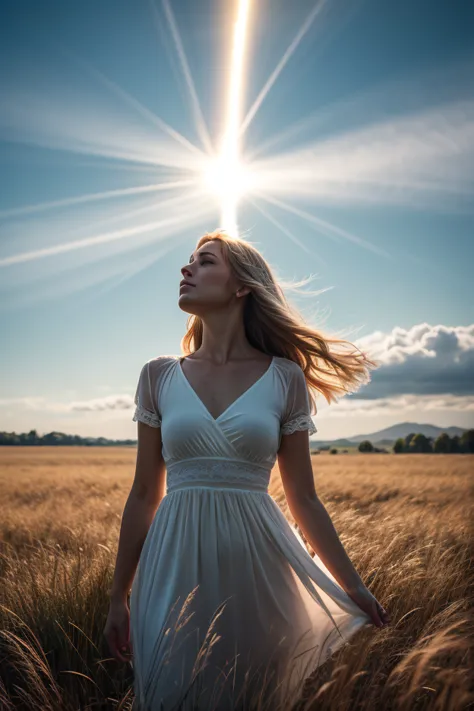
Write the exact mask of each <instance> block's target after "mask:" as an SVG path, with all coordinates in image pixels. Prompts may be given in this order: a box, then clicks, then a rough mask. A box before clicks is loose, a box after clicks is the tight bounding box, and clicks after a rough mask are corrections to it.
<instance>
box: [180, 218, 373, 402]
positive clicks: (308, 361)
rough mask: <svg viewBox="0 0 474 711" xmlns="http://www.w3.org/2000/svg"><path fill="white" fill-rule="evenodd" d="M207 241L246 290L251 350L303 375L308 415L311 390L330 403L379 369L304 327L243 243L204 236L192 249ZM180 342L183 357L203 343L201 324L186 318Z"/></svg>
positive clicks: (351, 348) (218, 233)
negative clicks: (217, 249)
mask: <svg viewBox="0 0 474 711" xmlns="http://www.w3.org/2000/svg"><path fill="white" fill-rule="evenodd" d="M209 241H219V244H220V246H221V250H222V255H223V257H224V259H225V260H226V262H227V264H228V265H229V267H230V269H231V272H232V273H233V275H234V277H235V278H236V280H237V281H238V282H239V284H240V285H241V286H247V287H249V288H250V289H251V292H250V293H249V294H247V295H246V296H245V297H244V299H245V304H244V312H243V318H244V327H245V333H246V336H247V339H248V340H249V342H250V343H251V345H252V346H253V347H254V348H258V349H259V350H260V351H262V352H263V353H267V354H268V355H273V356H280V357H283V358H288V359H289V360H292V361H294V362H295V363H297V364H298V365H299V366H300V367H301V369H302V370H303V372H304V375H305V379H306V384H307V386H308V394H309V397H310V401H311V408H312V410H311V414H316V411H317V407H316V400H315V396H314V394H313V392H312V390H317V391H319V392H320V393H321V394H322V395H324V397H325V398H326V400H327V402H328V403H329V404H331V402H332V401H333V400H336V401H337V396H338V395H339V394H340V393H342V394H345V393H349V392H355V391H356V390H358V389H359V388H360V387H361V385H363V384H365V383H366V382H368V381H370V372H369V369H370V368H377V367H378V366H379V365H380V364H379V363H377V362H375V361H373V360H370V359H369V358H368V357H367V355H366V354H365V353H364V352H362V351H360V350H359V349H358V348H357V347H356V346H355V345H353V344H352V343H350V342H349V341H346V340H343V339H340V338H335V337H333V338H330V337H328V336H326V335H323V334H322V332H321V331H318V330H316V329H315V328H311V327H310V326H308V325H307V324H306V323H305V321H304V319H303V317H302V316H301V314H299V313H298V311H296V310H295V309H294V307H293V306H291V305H290V304H289V302H288V301H287V299H286V297H285V294H284V292H283V289H282V287H281V286H280V284H278V283H277V281H276V279H275V278H274V276H273V274H272V270H271V268H270V266H269V265H268V264H267V262H266V261H265V259H264V258H263V257H262V255H261V254H260V252H259V251H258V250H257V249H256V248H255V247H254V246H253V245H252V244H251V243H250V242H248V241H246V240H243V239H240V238H237V237H233V236H231V235H229V234H228V233H227V232H226V231H225V230H215V231H214V232H208V233H206V234H205V235H203V236H202V237H201V238H200V239H199V240H198V242H197V245H196V249H199V248H200V247H201V246H202V245H203V244H205V243H206V242H209ZM186 328H187V331H186V334H185V335H184V336H183V338H182V339H181V347H182V350H183V351H184V354H185V355H189V354H190V353H193V352H194V351H196V350H198V348H200V346H201V344H202V335H203V323H202V319H201V318H200V317H199V316H196V315H194V314H191V315H190V316H189V318H188V320H187V323H186Z"/></svg>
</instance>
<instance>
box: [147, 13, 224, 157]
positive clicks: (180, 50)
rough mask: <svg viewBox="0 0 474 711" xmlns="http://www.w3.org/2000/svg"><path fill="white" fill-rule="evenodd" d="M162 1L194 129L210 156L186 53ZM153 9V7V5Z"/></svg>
mask: <svg viewBox="0 0 474 711" xmlns="http://www.w3.org/2000/svg"><path fill="white" fill-rule="evenodd" d="M162 1H163V8H164V11H165V15H166V19H167V20H168V24H169V26H170V28H171V34H172V36H173V40H174V44H175V47H176V51H177V52H178V57H179V61H180V64H181V68H182V70H183V74H184V78H185V80H186V84H187V87H188V90H189V95H190V97H191V106H192V109H193V113H194V118H195V121H196V128H197V130H198V134H199V136H200V138H201V141H202V142H203V144H204V148H205V149H206V152H207V153H209V154H210V155H212V154H213V153H214V149H213V147H212V143H211V139H210V137H209V133H208V131H207V127H206V123H205V121H204V117H203V115H202V111H201V105H200V103H199V99H198V96H197V93H196V88H195V86H194V82H193V79H192V76H191V71H190V69H189V64H188V60H187V58H186V53H185V51H184V48H183V43H182V42H181V37H180V35H179V32H178V28H177V26H176V22H175V19H174V15H173V13H172V11H171V7H170V4H169V2H168V0H162ZM153 9H155V8H154V5H153Z"/></svg>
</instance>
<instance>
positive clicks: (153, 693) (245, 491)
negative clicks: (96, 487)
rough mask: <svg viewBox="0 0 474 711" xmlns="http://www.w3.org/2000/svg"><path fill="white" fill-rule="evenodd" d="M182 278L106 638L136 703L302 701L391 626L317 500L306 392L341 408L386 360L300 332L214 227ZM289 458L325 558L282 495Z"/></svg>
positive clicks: (149, 383) (140, 408) (145, 404)
mask: <svg viewBox="0 0 474 711" xmlns="http://www.w3.org/2000/svg"><path fill="white" fill-rule="evenodd" d="M182 274H183V276H184V279H183V281H182V282H181V285H180V295H179V306H180V308H181V309H182V310H183V311H186V312H187V313H189V314H191V316H190V318H189V319H188V327H189V328H188V331H187V333H186V335H185V336H184V339H183V343H182V345H183V346H184V351H185V353H186V355H185V356H181V357H178V356H174V355H172V356H158V357H157V358H152V359H151V360H149V361H147V362H146V363H145V364H144V366H143V368H142V370H141V373H140V376H139V380H138V385H137V389H136V394H135V405H136V409H135V413H134V415H133V420H134V421H136V422H137V423H138V425H137V427H138V450H137V463H136V472H135V480H134V482H133V486H132V489H131V492H130V495H129V498H128V500H127V503H126V506H125V510H124V514H123V520H122V527H121V531H120V539H119V547H118V554H117V561H116V568H115V573H114V580H113V584H112V589H111V593H110V597H111V600H110V610H109V615H108V618H107V623H106V627H105V630H104V634H105V636H106V639H107V641H108V643H109V647H110V649H111V652H112V654H114V656H115V657H116V658H117V659H119V660H122V661H126V659H127V658H126V656H125V653H126V650H128V654H129V655H130V654H131V655H133V657H132V658H133V662H131V663H132V666H133V671H134V678H135V696H136V701H135V703H136V706H135V707H134V708H138V709H139V710H140V711H142V710H143V711H145V710H147V711H148V710H150V711H154V710H155V709H156V710H157V711H158V710H161V709H163V710H164V711H168V709H171V708H176V709H178V708H181V709H197V708H201V709H206V710H208V709H212V708H215V709H219V710H220V709H222V710H224V709H225V710H227V709H229V710H231V709H237V708H241V709H249V708H251V699H252V697H253V698H255V695H256V693H257V692H262V690H263V697H264V698H265V699H266V700H267V701H268V703H269V704H270V705H269V708H272V709H276V708H277V707H278V706H277V703H281V704H285V703H286V706H285V705H284V706H282V708H289V705H288V699H291V700H293V701H294V700H295V693H297V692H298V690H299V689H300V686H301V683H302V680H303V679H304V678H305V676H306V675H308V674H309V673H310V672H312V671H313V670H314V669H315V668H316V667H317V666H318V665H319V664H321V663H323V662H324V661H325V660H326V659H327V658H328V657H329V656H330V655H331V654H333V653H334V652H335V651H336V650H337V649H338V648H339V647H340V646H342V645H343V644H344V643H345V642H347V641H348V640H349V639H350V637H351V636H352V635H353V634H354V633H355V632H356V631H357V630H359V629H360V628H362V627H364V626H367V625H368V626H370V625H371V624H374V625H376V626H378V627H382V626H383V625H384V624H387V623H388V622H389V616H388V614H387V612H386V611H385V610H384V609H383V608H382V606H381V605H380V603H379V602H378V601H377V600H376V599H375V598H374V596H373V595H372V594H371V593H370V592H369V590H368V589H367V588H366V587H365V585H364V584H363V582H362V580H361V578H360V577H359V575H358V573H357V571H356V570H355V568H354V566H353V565H352V563H351V561H350V559H349V558H348V556H347V554H346V552H345V550H344V548H343V546H342V544H341V542H340V540H339V537H338V535H337V533H336V531H335V528H334V526H333V524H332V522H331V520H330V518H329V516H328V513H327V512H326V509H325V508H324V506H323V504H322V503H321V501H320V500H319V498H318V496H317V494H316V492H315V489H314V479H313V472H312V466H311V459H310V450H309V439H308V437H309V434H312V433H314V432H316V428H315V426H314V424H313V421H312V419H311V414H312V413H313V412H314V413H315V412H316V405H315V401H314V397H313V396H312V395H311V398H310V394H309V391H308V386H311V387H312V388H313V389H315V390H318V391H319V392H321V393H322V394H323V395H324V396H325V397H326V399H327V400H328V402H331V401H332V400H333V399H334V395H335V394H336V393H340V392H348V391H350V388H351V386H352V389H354V388H356V387H357V386H359V385H360V383H361V382H363V381H364V380H366V379H367V378H368V368H369V367H374V366H376V363H374V362H373V361H370V360H368V359H367V358H366V356H365V354H364V353H361V352H360V351H359V352H354V349H353V348H351V352H346V353H344V352H343V351H342V350H340V351H339V352H338V350H337V347H338V346H347V345H351V344H348V343H347V342H346V341H341V340H339V339H323V337H322V336H321V335H320V333H318V332H317V331H315V330H313V329H311V328H309V327H308V326H306V325H304V324H303V322H302V320H301V318H298V317H297V316H295V315H294V313H293V310H292V309H291V308H290V306H289V305H288V303H287V301H286V300H285V298H284V296H283V293H282V290H281V288H280V287H279V285H278V284H277V283H276V282H275V279H274V277H273V275H272V273H271V270H270V267H269V266H268V264H267V263H266V261H265V260H264V259H263V257H262V256H261V255H260V253H259V252H258V251H257V250H256V249H255V248H254V247H253V246H252V245H251V244H250V243H249V242H246V241H243V240H240V239H234V238H231V237H230V236H228V235H227V234H226V233H225V232H222V231H217V232H214V233H211V234H206V235H204V236H203V237H202V238H201V239H200V240H199V241H198V244H197V249H196V251H195V252H194V253H193V254H192V255H191V257H190V260H189V264H188V265H187V266H185V267H183V268H182ZM277 458H278V465H279V470H280V474H281V478H282V483H283V487H284V491H285V495H286V498H287V501H288V505H289V508H290V511H291V512H292V515H293V516H294V518H295V520H296V522H297V524H298V526H299V527H300V528H301V530H302V531H303V532H304V534H305V536H306V537H307V539H308V540H309V542H310V544H311V546H312V547H313V549H314V550H315V551H316V555H315V556H314V558H312V557H311V556H310V554H309V553H308V551H307V549H306V547H305V544H304V541H303V539H302V537H301V536H300V535H299V533H298V532H297V530H296V528H293V527H291V526H290V524H289V523H288V521H287V519H286V518H285V516H284V515H283V513H282V511H281V509H280V508H279V507H278V505H277V504H276V502H275V501H274V500H273V498H272V497H271V496H270V494H269V493H268V482H269V478H270V473H271V470H272V467H273V465H274V464H275V462H276V460H277ZM165 471H166V490H165ZM130 589H131V594H130V607H128V605H127V595H128V592H129V591H130ZM285 699H286V701H285ZM180 702H181V705H179V704H180Z"/></svg>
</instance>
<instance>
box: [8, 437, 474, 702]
mask: <svg viewBox="0 0 474 711" xmlns="http://www.w3.org/2000/svg"><path fill="white" fill-rule="evenodd" d="M135 456H136V450H135V449H134V448H130V449H127V448H116V449H106V448H90V449H89V448H82V447H78V448H72V447H68V448H64V449H61V448H56V447H55V448H46V447H45V448H36V447H32V448H20V447H11V448H9V447H3V448H2V449H1V450H0V501H1V508H0V539H1V543H0V546H1V547H0V589H1V591H2V593H1V598H0V603H1V607H0V620H1V633H0V708H2V709H3V708H5V709H6V710H8V711H9V710H10V709H28V711H29V710H30V709H45V710H48V711H53V710H54V711H56V710H59V709H68V711H69V710H72V709H91V710H92V709H104V710H105V709H130V708H131V706H132V697H133V694H132V691H131V688H130V687H131V684H132V681H133V677H132V673H131V670H130V668H129V667H128V666H127V667H126V668H125V667H124V665H120V664H119V663H118V662H116V661H115V660H113V659H111V658H110V656H109V654H108V650H107V649H106V648H105V646H104V640H103V638H102V632H103V628H104V625H105V618H106V615H107V608H108V590H109V586H110V582H111V576H112V573H113V564H114V561H115V552H116V546H117V542H118V533H119V527H120V521H121V516H122V511H123V506H124V504H125V500H126V497H127V495H128V492H129V489H130V486H131V483H132V479H133V472H134V466H135ZM313 464H314V473H315V482H316V489H317V491H318V493H319V496H320V498H321V499H322V501H323V502H324V504H325V505H326V507H327V509H328V511H329V513H330V515H331V517H332V520H333V521H334V524H335V526H336V528H337V530H338V532H339V535H340V537H341V540H342V541H343V543H344V545H345V547H346V549H347V551H348V553H349V555H350V556H351V558H352V560H353V561H354V564H355V565H356V567H357V569H358V571H359V573H360V574H361V576H362V578H363V579H364V581H365V582H366V583H367V584H368V586H369V587H370V589H371V591H372V592H373V594H374V595H375V596H376V597H377V598H378V599H379V601H380V602H381V603H382V604H383V605H384V607H386V608H387V609H388V610H389V612H390V614H391V618H392V624H391V625H390V626H389V627H387V628H385V629H383V630H378V629H376V628H375V627H373V628H369V629H364V630H362V631H361V632H359V633H358V634H357V635H356V636H355V637H354V641H353V642H351V643H350V644H348V645H346V646H345V647H344V648H343V649H341V650H340V651H339V652H337V653H336V654H335V655H334V656H333V657H332V658H331V659H330V660H329V661H328V662H327V663H326V664H324V665H323V666H322V667H320V668H319V669H318V670H317V671H316V672H315V673H314V674H313V675H312V677H311V679H309V680H308V681H307V683H306V685H305V688H304V690H303V691H304V693H303V699H302V700H300V701H299V702H298V703H295V705H294V710H295V711H302V710H303V709H305V710H306V709H308V711H309V710H310V709H311V710H312V709H318V711H319V710H320V709H328V710H331V711H333V710H334V709H338V711H352V709H364V710H365V709H377V710H378V709H383V710H384V711H385V710H386V709H403V711H405V709H406V710H411V709H417V710H418V709H430V710H431V709H439V710H441V709H442V710H444V709H446V710H449V711H460V710H461V709H465V708H468V707H470V706H471V705H472V704H474V689H473V687H472V683H471V680H470V676H469V662H470V661H471V662H472V660H471V652H472V639H473V636H474V635H473V632H474V625H473V620H472V601H473V589H474V586H473V581H474V573H473V566H472V558H473V556H472V535H471V534H472V527H471V523H470V516H471V515H472V493H473V486H472V481H473V479H472V476H473V470H474V466H473V465H474V456H472V455H384V454H367V455H351V456H347V455H346V456H339V455H329V454H320V455H318V456H314V457H313ZM270 493H271V494H272V495H273V497H274V498H275V500H276V501H277V502H278V503H279V505H280V506H281V508H282V510H283V511H284V513H285V515H286V516H287V517H288V519H289V520H290V521H291V522H293V519H292V517H291V514H290V513H289V511H288V510H287V507H286V502H285V498H284V492H283V490H282V487H281V483H280V479H279V474H278V470H277V469H275V470H274V472H273V473H272V479H271V486H270ZM262 708H263V707H262ZM165 711H167V710H165Z"/></svg>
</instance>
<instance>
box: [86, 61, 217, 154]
mask: <svg viewBox="0 0 474 711" xmlns="http://www.w3.org/2000/svg"><path fill="white" fill-rule="evenodd" d="M75 60H76V62H77V63H78V64H80V65H81V66H82V67H83V68H84V69H85V70H86V71H87V72H89V73H90V74H91V75H92V76H95V77H96V78H97V79H98V80H99V81H100V82H101V83H102V84H104V86H106V87H107V88H108V89H110V90H111V91H112V92H113V93H114V94H116V95H117V96H119V97H120V98H121V99H122V100H123V101H124V102H126V103H127V104H129V105H130V106H132V107H133V108H134V109H135V110H136V111H137V112H138V113H139V114H141V115H142V116H143V117H144V118H146V119H148V120H149V121H151V123H153V124H155V125H156V126H157V127H158V128H159V129H160V130H161V131H163V132H164V133H166V134H167V135H168V136H169V137H170V138H173V139H174V140H175V141H177V143H179V144H181V145H182V146H184V147H185V148H187V149H188V150H189V151H191V152H193V153H197V154H198V155H200V156H202V155H203V154H202V152H201V151H200V150H199V148H197V146H195V145H194V144H193V143H191V141H188V139H187V138H185V137H184V136H183V135H182V134H181V133H179V131H177V130H176V129H175V128H173V127H172V126H170V125H169V124H167V123H166V121H163V119H161V118H160V117H159V116H157V115H156V114H154V113H153V111H150V109H147V107H146V106H143V104H141V103H140V102H139V101H138V99H135V97H134V96H131V95H130V94H129V93H128V92H127V91H125V90H124V89H122V87H121V86H119V85H118V84H116V83H115V82H113V81H111V80H110V79H108V78H107V77H106V76H105V75H104V74H102V72H99V70H98V69H96V68H95V67H93V66H92V65H91V64H89V62H87V61H86V60H85V59H82V58H80V57H77V56H75Z"/></svg>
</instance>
